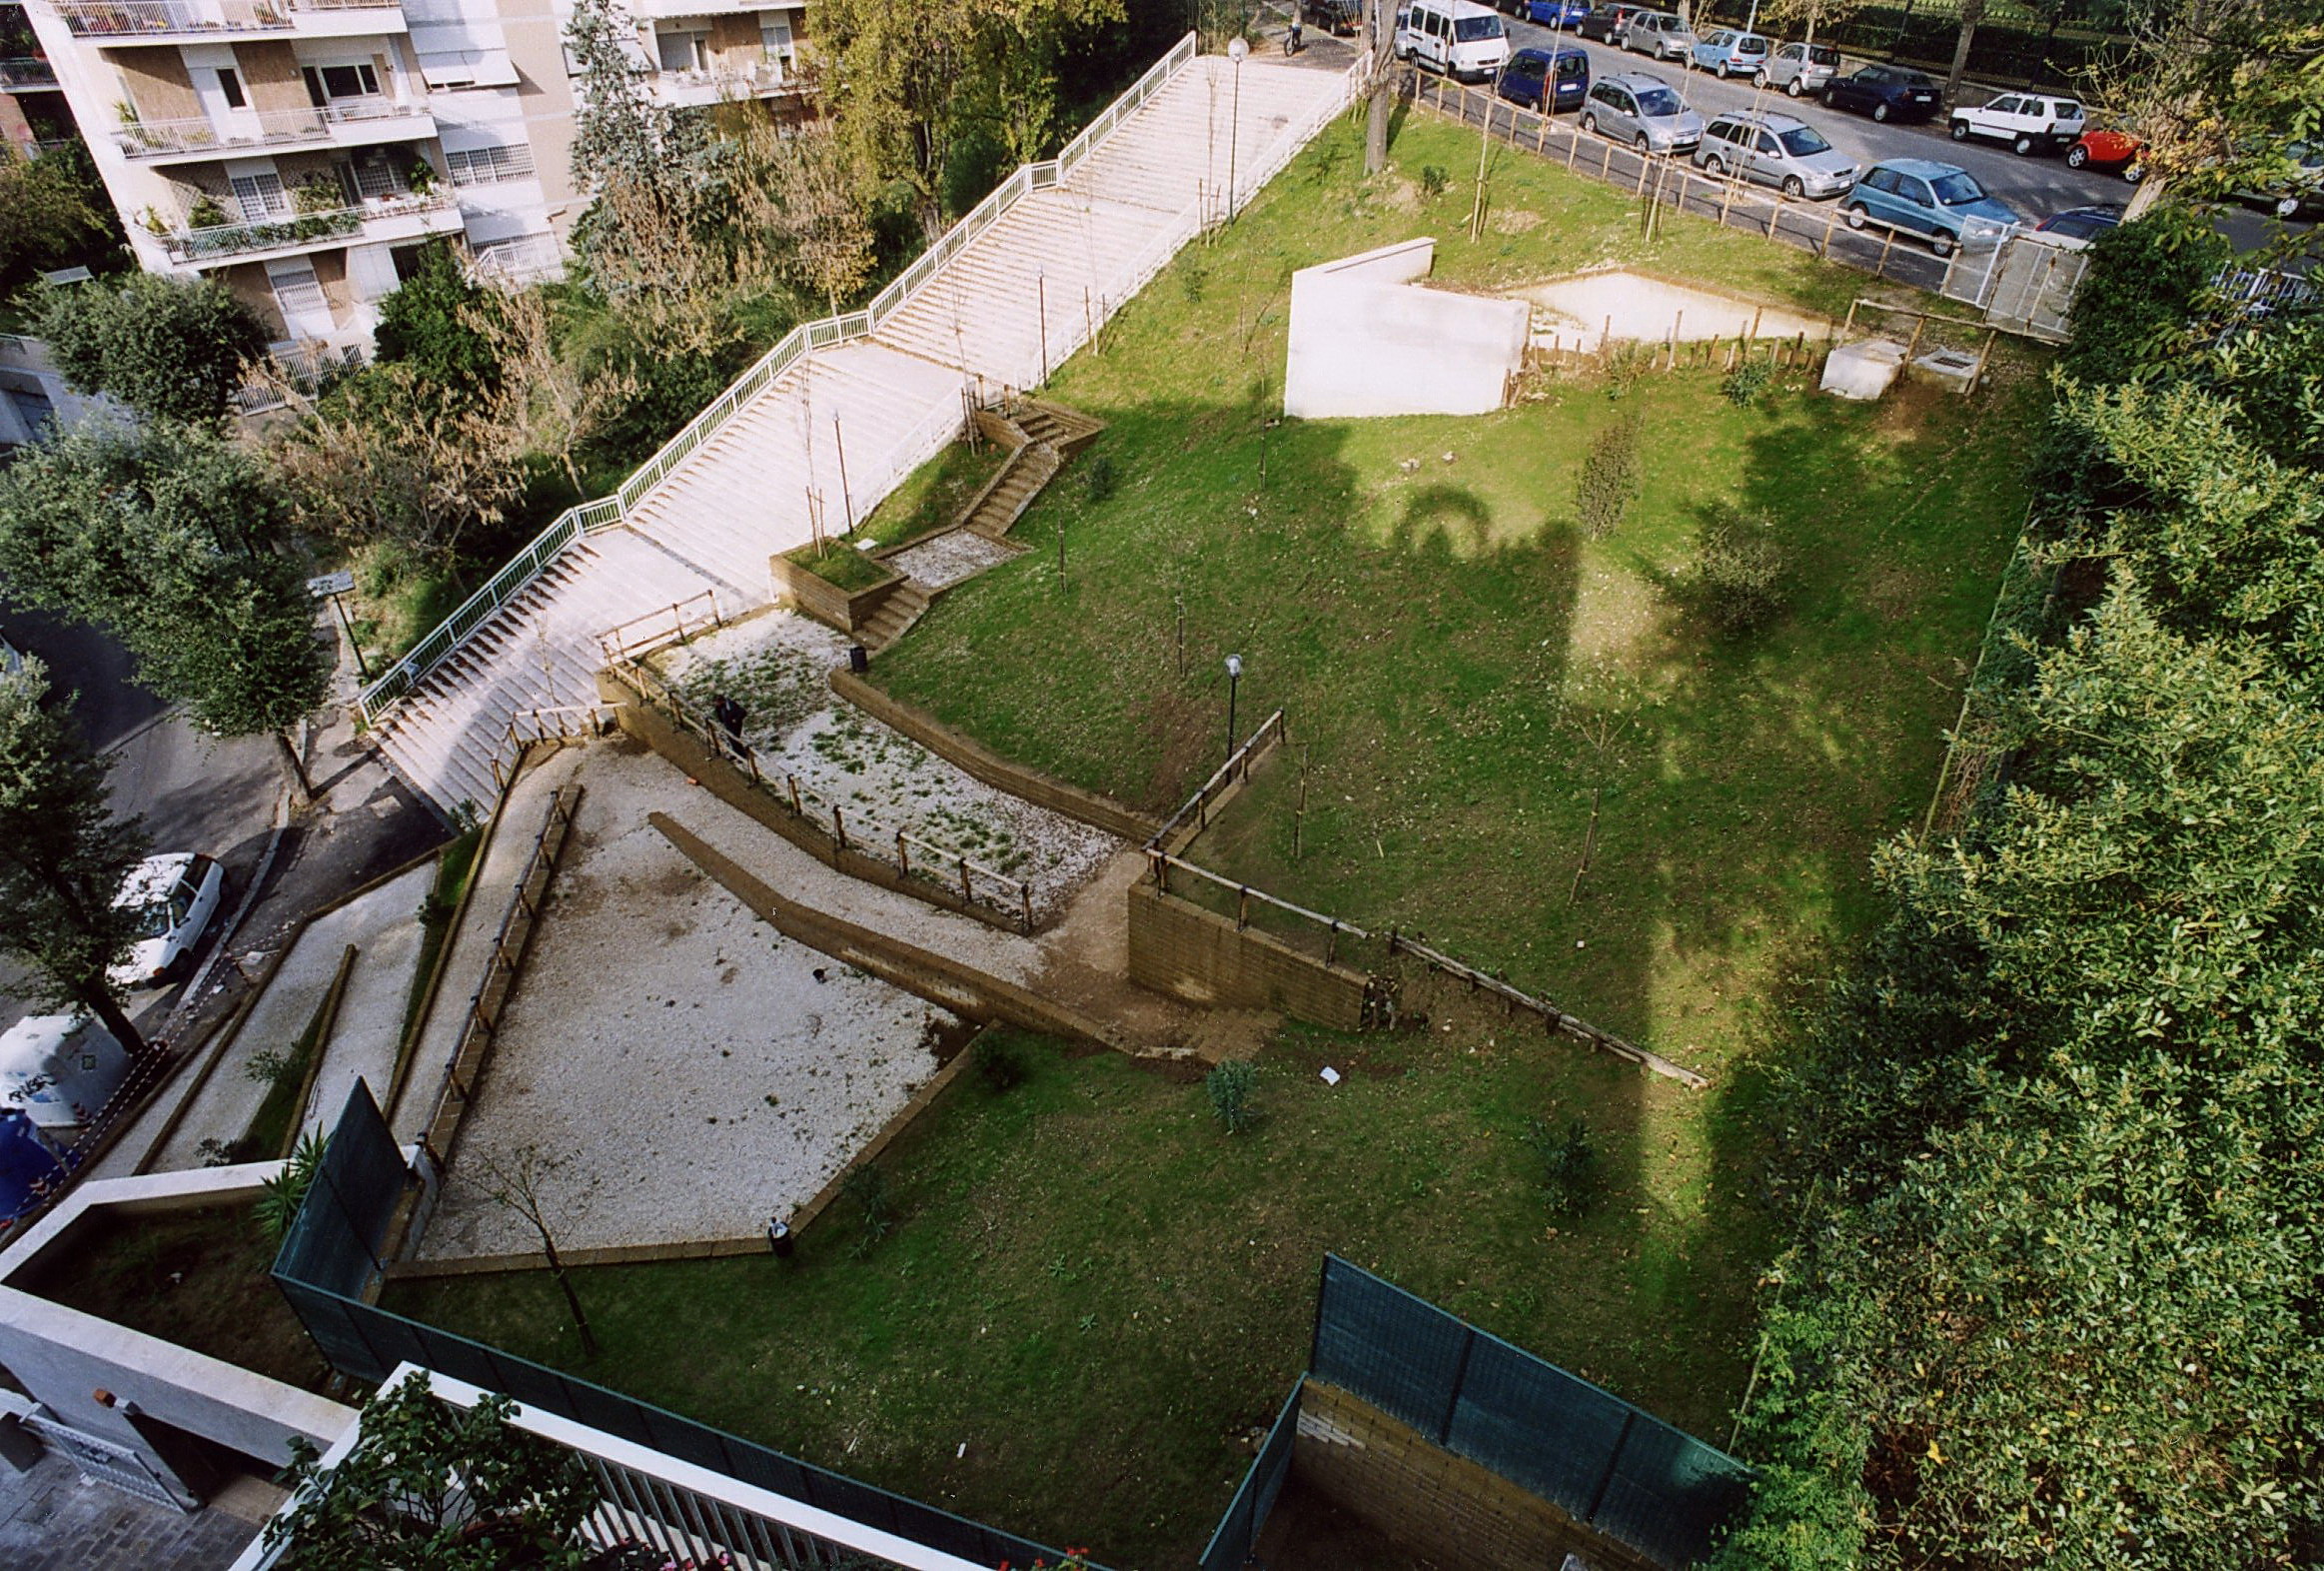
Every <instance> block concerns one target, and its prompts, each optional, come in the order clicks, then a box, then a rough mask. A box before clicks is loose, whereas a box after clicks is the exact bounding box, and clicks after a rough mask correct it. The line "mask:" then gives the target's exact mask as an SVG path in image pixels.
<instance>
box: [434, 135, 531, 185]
mask: <svg viewBox="0 0 2324 1571" xmlns="http://www.w3.org/2000/svg"><path fill="white" fill-rule="evenodd" d="M444 162H445V165H446V167H448V168H449V169H450V170H451V171H452V183H453V184H454V185H456V186H489V185H492V184H493V183H495V182H496V181H501V180H525V179H529V178H531V176H532V174H533V149H531V148H529V147H525V146H523V145H518V146H513V147H472V148H468V149H466V150H465V151H460V152H455V151H453V150H452V149H450V148H447V149H445V153H444Z"/></svg>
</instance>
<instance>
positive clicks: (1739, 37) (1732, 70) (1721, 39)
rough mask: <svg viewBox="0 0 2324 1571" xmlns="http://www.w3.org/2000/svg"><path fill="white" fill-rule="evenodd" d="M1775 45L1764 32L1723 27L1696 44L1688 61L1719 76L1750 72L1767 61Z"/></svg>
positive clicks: (1761, 66) (1696, 67) (1753, 72)
mask: <svg viewBox="0 0 2324 1571" xmlns="http://www.w3.org/2000/svg"><path fill="white" fill-rule="evenodd" d="M1774 47H1775V46H1774V45H1773V44H1771V43H1769V42H1767V39H1766V36H1765V35H1764V34H1761V33H1742V32H1738V31H1736V30H1735V29H1734V28H1732V27H1723V28H1721V29H1720V30H1719V31H1718V32H1716V33H1713V34H1712V35H1711V36H1710V37H1709V38H1706V39H1704V40H1703V41H1701V42H1700V43H1698V44H1697V45H1696V46H1695V54H1694V58H1693V59H1691V60H1689V61H1688V64H1689V65H1691V66H1693V67H1694V68H1695V69H1696V70H1698V71H1709V72H1711V73H1713V74H1714V75H1716V76H1720V77H1730V76H1751V75H1754V74H1756V73H1757V72H1758V71H1759V70H1761V69H1762V68H1763V67H1764V66H1765V65H1766V63H1767V52H1768V51H1769V50H1771V49H1773V48H1774Z"/></svg>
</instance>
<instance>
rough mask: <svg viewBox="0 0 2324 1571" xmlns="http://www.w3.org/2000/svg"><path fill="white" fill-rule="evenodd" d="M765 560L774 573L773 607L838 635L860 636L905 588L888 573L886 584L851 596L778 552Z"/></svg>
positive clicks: (898, 576) (897, 575)
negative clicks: (811, 621) (829, 628)
mask: <svg viewBox="0 0 2324 1571" xmlns="http://www.w3.org/2000/svg"><path fill="white" fill-rule="evenodd" d="M767 561H768V564H769V566H771V567H772V569H773V571H774V586H775V597H774V598H775V604H777V605H780V606H788V607H790V608H791V609H792V610H794V611H797V612H799V613H801V614H803V615H805V616H809V617H812V618H814V619H815V620H816V621H817V622H820V623H822V624H823V625H824V626H825V627H831V628H837V629H838V630H839V631H840V632H841V633H849V634H852V633H860V632H862V631H863V630H864V629H865V628H867V627H869V626H870V625H871V621H872V619H873V618H875V617H877V616H878V615H879V611H880V608H881V607H882V606H885V605H886V604H887V603H888V601H889V600H890V599H891V598H892V597H893V596H894V595H895V593H896V591H898V590H900V589H902V588H903V587H904V576H903V575H902V574H900V573H894V572H891V573H890V574H889V576H888V578H887V581H886V582H885V583H882V584H874V585H872V586H871V587H870V588H869V589H859V590H856V591H854V592H853V593H850V592H848V591H846V590H843V589H841V588H840V587H839V586H838V585H836V584H834V583H832V582H831V581H830V580H829V579H826V578H824V577H823V576H822V575H821V574H819V573H815V572H813V571H811V570H809V569H807V568H804V567H801V566H800V565H799V564H798V563H795V562H793V561H791V560H790V558H789V557H788V556H786V555H784V554H783V553H781V552H777V553H775V554H774V555H773V556H772V557H770V558H768V559H767Z"/></svg>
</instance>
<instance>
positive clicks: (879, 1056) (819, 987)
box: [422, 743, 1007, 1259]
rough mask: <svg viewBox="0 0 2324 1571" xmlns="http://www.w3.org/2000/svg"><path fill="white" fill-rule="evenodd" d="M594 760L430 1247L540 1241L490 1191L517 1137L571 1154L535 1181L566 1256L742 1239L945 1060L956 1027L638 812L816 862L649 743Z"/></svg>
mask: <svg viewBox="0 0 2324 1571" xmlns="http://www.w3.org/2000/svg"><path fill="white" fill-rule="evenodd" d="M585 757H586V759H587V762H588V768H587V770H586V772H585V774H584V777H583V785H585V786H586V789H587V794H586V795H585V796H584V797H583V799H582V802H581V813H580V816H579V820H578V823H577V828H576V836H575V838H574V840H573V841H572V842H570V843H569V845H568V847H567V850H566V859H565V862H564V864H563V866H562V868H561V870H560V872H559V874H558V880H557V884H556V892H555V894H554V895H553V897H552V899H551V901H550V904H549V907H548V910H547V913H546V915H545V917H544V920H543V923H542V925H541V927H540V929H539V931H538V932H537V934H536V936H535V938H534V948H533V953H532V957H531V959H530V960H529V961H528V963H527V966H526V971H525V975H524V977H523V979H522V980H521V981H520V982H519V984H518V989H517V994H516V998H515V1000H514V1001H513V1002H512V1004H511V1005H510V1008H509V1011H508V1013H507V1015H506V1016H505V1017H504V1021H503V1025H502V1031H501V1039H500V1045H499V1047H498V1049H497V1051H496V1053H495V1055H494V1057H493V1060H492V1064H491V1066H490V1068H489V1069H488V1070H487V1072H486V1076H485V1082H484V1092H483V1096H482V1098H481V1100H480V1101H479V1103H478V1105H477V1107H476V1108H475V1110H474V1111H473V1112H472V1113H471V1115H470V1119H469V1122H468V1124H467V1126H466V1127H465V1128H464V1129H463V1131H462V1133H461V1137H460V1144H459V1148H458V1152H457V1154H456V1155H455V1157H454V1161H453V1168H452V1173H451V1176H450V1181H449V1182H448V1183H447V1185H446V1189H445V1197H444V1203H443V1205H442V1207H441V1208H440V1209H439V1211H438V1213H437V1216H436V1219H435V1221H434V1222H433V1223H432V1224H431V1225H430V1227H429V1230H428V1236H427V1240H426V1244H425V1247H424V1249H423V1251H422V1252H423V1254H424V1256H425V1257H427V1258H431V1259H447V1258H462V1257H467V1256H474V1255H480V1254H501V1253H514V1252H520V1251H531V1250H534V1249H537V1248H538V1247H539V1239H538V1236H537V1235H535V1234H533V1233H532V1232H531V1231H530V1229H528V1228H527V1227H526V1225H525V1224H524V1223H523V1222H522V1220H520V1219H519V1218H518V1217H516V1216H515V1215H514V1214H512V1213H510V1212H509V1211H508V1210H506V1209H505V1208H504V1207H502V1206H500V1205H498V1204H497V1203H495V1202H494V1201H493V1200H492V1199H491V1198H490V1195H489V1193H488V1192H487V1189H488V1187H489V1185H490V1182H491V1179H490V1169H491V1167H492V1166H493V1164H494V1163H495V1162H496V1160H498V1161H500V1162H503V1163H506V1162H507V1161H508V1160H509V1159H511V1158H512V1157H513V1155H514V1154H515V1153H516V1152H518V1151H519V1150H521V1149H522V1148H524V1147H526V1146H528V1145H531V1146H536V1147H538V1148H539V1149H540V1150H541V1151H543V1152H544V1153H545V1154H547V1155H549V1156H551V1157H555V1158H562V1159H563V1160H564V1162H565V1165H564V1166H563V1167H562V1169H561V1170H559V1171H558V1172H557V1173H556V1174H554V1176H553V1177H552V1178H551V1179H550V1181H549V1184H548V1186H547V1191H546V1199H547V1201H548V1205H547V1209H548V1211H549V1214H550V1216H551V1218H552V1221H553V1224H554V1225H556V1227H557V1228H558V1243H559V1244H560V1246H561V1247H568V1248H576V1249H580V1248H591V1247H603V1246H608V1245H615V1244H630V1243H653V1242H677V1241H690V1240H697V1239H708V1238H730V1237H742V1236H746V1235H749V1234H751V1233H753V1232H754V1231H756V1230H757V1229H759V1228H761V1227H763V1226H764V1225H765V1223H766V1221H767V1218H768V1217H769V1216H771V1215H773V1214H775V1213H777V1212H787V1211H789V1210H790V1209H792V1208H793V1207H795V1206H797V1205H799V1204H800V1203H802V1202H804V1201H805V1200H807V1199H809V1198H811V1197H812V1196H813V1195H814V1193H815V1192H816V1191H817V1190H818V1189H820V1188H821V1187H822V1186H823V1185H824V1184H825V1183H826V1182H828V1181H829V1179H830V1177H831V1175H832V1174H833V1173H835V1172H837V1171H838V1170H839V1168H840V1167H841V1165H843V1164H844V1163H845V1161H846V1160H847V1158H848V1156H849V1155H850V1154H851V1153H852V1152H854V1151H855V1150H856V1149H858V1148H859V1147H860V1146H861V1145H862V1144H863V1143H864V1142H866V1141H867V1140H869V1139H870V1138H871V1137H872V1136H873V1135H874V1134H875V1133H877V1132H878V1130H879V1129H880V1128H881V1126H882V1125H884V1124H885V1123H886V1121H887V1120H888V1119H889V1118H890V1117H892V1116H893V1115H894V1114H895V1113H896V1112H897V1111H898V1110H899V1109H901V1108H902V1106H903V1104H904V1103H905V1102H906V1101H907V1100H908V1099H909V1098H910V1096H911V1093H912V1091H913V1090H914V1089H916V1088H917V1087H918V1086H920V1085H921V1084H923V1083H924V1082H925V1081H926V1080H927V1078H928V1076H929V1075H931V1074H933V1073H934V1072H935V1070H936V1067H937V1053H936V1038H937V1035H938V1033H939V1032H941V1031H944V1030H947V1029H949V1028H951V1027H954V1026H956V1025H957V1023H958V1022H957V1021H955V1020H954V1019H953V1017H952V1016H951V1015H949V1014H947V1013H945V1012H944V1011H942V1010H940V1009H936V1008H934V1007H932V1006H930V1005H928V1004H926V1003H924V1002H922V1001H921V1000H920V999H918V998H916V997H914V996H912V995H911V994H910V993H907V992H904V991H903V990H902V989H900V988H896V987H893V986H890V985H888V984H887V983H885V982H881V981H878V980H875V979H873V978H871V977H868V976H865V975H863V974H861V973H859V972H856V971H853V970H851V969H849V968H848V967H846V966H843V965H840V964H838V963H837V962H836V961H833V960H831V959H830V958H828V957H827V956H825V955H823V954H821V953H819V952H818V951H816V950H814V949H811V948H808V947H806V946H805V945H803V944H799V943H794V942H792V941H791V940H789V939H787V938H784V937H782V936H780V935H779V934H777V933H776V932H775V931H774V930H773V929H772V928H770V927H768V926H767V925H765V924H764V923H762V922H760V921H759V920H758V919H757V917H755V916H754V915H752V914H751V912H750V911H749V910H748V909H747V908H746V907H744V906H743V905H742V904H741V902H740V901H738V900H736V899H735V898H734V897H733V896H731V895H730V894H728V893H727V892H726V891H725V890H724V889H722V888H720V887H719V886H718V885H717V884H716V883H714V882H712V881H710V880H709V879H708V878H706V877H704V876H702V875H701V874H700V873H699V872H698V871H696V869H695V868H694V867H693V865H692V864H691V863H690V862H688V861H687V860H686V859H685V858H684V857H683V856H682V855H680V854H679V853H678V851H677V850H676V849H675V848H674V847H672V846H671V845H670V844H669V842H668V841H667V840H666V839H664V838H663V837H662V835H661V834H660V833H659V832H658V831H657V830H655V829H654V828H653V827H652V826H651V825H649V824H648V823H647V822H646V821H645V817H646V814H647V813H648V812H649V811H653V810H656V809H659V810H666V811H670V812H672V813H673V814H674V815H678V816H680V817H681V818H683V819H684V820H686V821H687V822H688V826H689V827H696V828H697V830H698V832H701V833H703V834H704V835H706V836H714V837H715V839H716V841H717V842H718V843H719V844H721V846H732V845H738V844H741V843H743V838H744V836H745V834H747V835H748V836H752V837H755V839H757V840H764V841H767V842H771V843H772V844H774V845H778V846H781V847H782V849H784V850H787V851H791V853H792V854H793V855H794V856H797V857H798V859H799V860H800V861H801V862H804V863H805V865H806V866H808V867H812V868H814V869H816V870H817V871H820V872H823V873H825V874H827V875H829V869H827V868H824V867H823V866H822V864H821V863H819V862H816V861H814V860H813V859H812V858H811V857H807V856H806V855H805V854H804V853H803V852H798V851H796V850H795V849H794V848H793V847H791V846H789V845H788V844H787V843H786V842H783V841H781V840H779V839H777V838H776V837H775V836H773V835H771V834H768V833H767V832H766V831H765V830H764V829H763V828H761V827H759V826H758V825H757V824H755V823H753V822H751V820H749V819H748V818H746V817H743V816H742V815H741V814H739V813H737V812H734V811H733V809H731V808H728V807H726V806H725V805H724V804H723V803H721V802H719V801H717V800H716V798H714V797H712V796H710V795H709V794H708V793H706V792H704V791H702V790H700V789H698V788H695V787H689V786H687V785H684V778H683V777H682V776H680V775H678V774H677V772H676V771H674V770H672V769H671V768H669V766H667V765H666V764H664V763H662V762H661V761H660V760H659V759H657V758H654V757H653V756H651V755H650V754H646V753H644V752H643V751H642V750H640V749H637V748H635V747H633V746H630V745H625V744H617V743H607V744H601V745H596V746H592V747H590V748H589V749H587V750H585ZM519 821H520V822H521V821H522V820H519ZM830 876H836V875H830ZM839 881H841V882H847V880H844V879H841V880H839ZM850 886H851V887H853V885H850ZM872 892H875V893H876V892H884V891H872ZM891 898H894V899H896V900H898V901H899V902H900V903H901V904H904V905H907V906H910V907H912V908H914V909H915V910H917V911H920V912H924V913H926V914H927V915H929V916H942V915H944V914H945V913H942V912H937V911H932V910H930V909H929V908H928V907H927V906H924V905H921V904H920V903H919V902H918V901H915V900H909V899H905V898H904V897H902V896H891ZM484 908H485V906H484V903H483V902H481V901H480V904H479V906H478V907H477V909H478V910H482V909H484ZM474 915H475V912H473V911H472V919H473V918H474ZM858 919H862V918H861V915H860V913H859V914H858ZM949 919H951V920H956V921H961V924H962V925H963V926H964V927H969V928H974V929H975V930H977V931H978V932H982V933H990V931H991V929H989V928H984V927H982V926H981V925H980V924H977V923H974V922H967V921H965V920H963V919H961V918H949ZM993 936H998V937H1005V936H1007V935H1006V934H993Z"/></svg>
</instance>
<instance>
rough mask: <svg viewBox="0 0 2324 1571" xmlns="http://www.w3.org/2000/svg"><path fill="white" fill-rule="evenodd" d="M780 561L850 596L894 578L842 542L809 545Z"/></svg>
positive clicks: (881, 564)
mask: <svg viewBox="0 0 2324 1571" xmlns="http://www.w3.org/2000/svg"><path fill="white" fill-rule="evenodd" d="M783 557H784V559H785V560H786V561H790V562H795V563H797V564H798V565H799V566H800V567H802V568H804V569H806V570H807V571H808V572H809V573H812V574H813V575H814V576H815V577H817V578H819V579H821V580H823V581H824V582H825V583H827V584H832V585H836V586H837V587H838V588H840V589H842V590H845V591H846V592H847V593H849V594H850V595H852V594H853V593H855V592H856V591H857V590H867V589H869V588H871V587H872V586H873V585H874V584H885V583H886V582H887V581H888V580H889V579H892V578H894V577H895V570H894V569H893V568H890V567H888V566H887V565H886V564H884V563H881V562H876V561H874V560H873V559H872V558H870V557H867V556H865V555H864V554H863V553H862V552H860V551H857V550H856V549H855V548H854V547H853V546H850V545H848V544H847V543H846V542H845V541H841V540H826V541H824V542H822V543H821V544H820V545H817V544H815V543H814V542H812V541H810V542H808V543H807V544H806V545H804V546H797V547H794V548H792V549H791V550H789V551H786V552H784V553H783Z"/></svg>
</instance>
